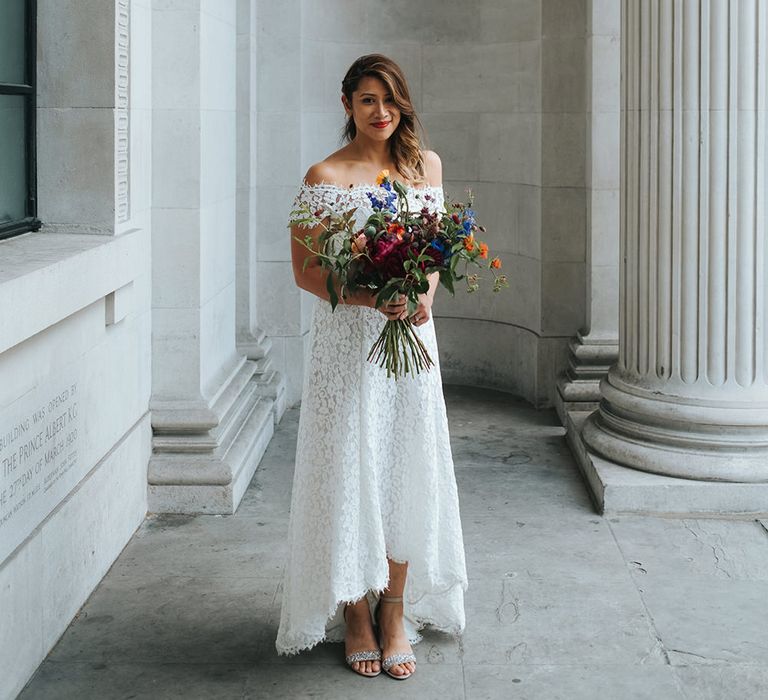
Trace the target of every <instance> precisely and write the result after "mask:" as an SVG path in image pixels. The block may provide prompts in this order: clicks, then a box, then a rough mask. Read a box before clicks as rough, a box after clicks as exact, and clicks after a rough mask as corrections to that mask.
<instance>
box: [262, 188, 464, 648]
mask: <svg viewBox="0 0 768 700" xmlns="http://www.w3.org/2000/svg"><path fill="white" fill-rule="evenodd" d="M373 190H374V187H373V186H371V185H362V186H357V187H354V188H351V189H345V188H342V187H339V186H338V185H332V184H326V183H323V184H319V185H308V184H307V183H306V182H303V183H302V185H301V187H300V189H299V192H298V194H297V196H296V200H295V203H294V204H295V205H296V204H298V203H299V202H304V203H307V204H309V206H310V207H311V208H312V210H313V211H314V210H316V209H318V208H320V207H323V208H333V209H334V210H336V211H339V212H341V211H346V210H348V209H351V208H352V207H354V206H357V207H358V210H357V212H356V217H357V219H358V223H362V222H363V221H365V219H367V217H368V215H369V214H370V213H371V211H372V210H371V205H370V201H369V200H368V198H367V197H366V194H365V193H366V192H367V191H373ZM425 195H430V196H431V197H432V200H431V201H429V200H426V199H425ZM408 196H409V206H410V207H411V209H416V210H419V209H421V208H422V207H423V206H425V204H426V205H427V206H430V207H431V208H433V209H434V208H439V209H442V208H443V191H442V188H440V187H428V188H420V189H411V190H409V192H408ZM314 299H315V305H314V310H313V316H312V326H311V331H310V342H309V354H308V356H307V357H306V358H305V359H306V364H305V378H304V386H303V392H302V403H301V413H300V418H299V434H298V441H297V447H296V472H295V476H294V480H293V495H292V500H291V514H290V526H289V534H288V546H289V556H288V560H287V563H286V568H285V576H284V581H283V590H282V609H281V614H280V626H279V630H278V634H277V640H276V647H277V650H278V652H279V653H281V654H292V653H297V652H299V651H301V650H302V649H308V648H310V647H312V646H314V645H315V644H317V643H318V642H321V641H323V640H328V641H340V640H342V639H343V636H344V622H343V617H342V609H343V605H341V604H342V603H343V602H346V601H356V600H359V599H361V598H362V597H363V596H366V595H367V596H368V599H369V603H370V604H373V603H374V600H375V593H376V592H378V591H381V590H382V589H384V588H385V587H386V585H387V579H388V568H387V557H390V558H392V559H394V560H395V561H407V562H408V576H407V582H406V588H405V593H404V598H403V600H404V614H405V626H406V631H407V633H408V636H409V638H410V640H411V643H415V642H417V641H419V640H420V639H421V636H420V635H419V629H421V628H422V627H423V626H424V625H427V624H428V625H430V626H433V627H435V628H437V629H440V630H443V631H446V632H453V633H458V632H460V631H461V630H462V629H463V628H464V590H466V587H467V574H466V568H465V563H464V545H463V539H462V532H461V522H460V520H459V504H458V497H457V492H456V480H455V476H454V472H453V458H452V455H451V447H450V442H449V435H448V422H447V418H446V413H445V403H444V399H443V391H442V385H441V380H440V365H439V358H438V352H437V342H436V339H435V326H434V323H433V321H432V320H431V319H430V320H429V321H428V322H427V323H425V324H423V325H421V326H418V327H416V332H417V333H418V335H419V336H420V337H421V339H422V340H423V341H424V343H425V345H426V346H427V348H428V350H429V354H430V356H431V357H432V360H433V361H434V363H435V364H434V366H433V367H432V368H431V369H430V370H429V371H428V372H422V373H421V374H419V375H410V374H409V375H406V376H405V377H403V378H400V379H398V380H397V381H395V380H394V379H393V378H387V376H386V370H385V369H382V368H380V367H378V366H376V365H374V364H372V363H370V362H368V361H367V359H366V357H367V355H368V351H369V349H370V347H371V345H372V344H373V342H374V340H375V339H376V337H377V336H378V334H379V332H380V331H381V329H382V326H383V324H384V323H385V321H386V319H385V318H384V316H383V315H382V314H381V313H380V312H379V311H377V310H375V309H372V308H369V307H364V306H354V305H349V306H346V305H344V304H339V305H338V306H337V308H336V310H335V311H334V312H332V311H331V305H330V304H329V303H328V302H327V301H325V300H322V299H319V298H317V297H315V298H314Z"/></svg>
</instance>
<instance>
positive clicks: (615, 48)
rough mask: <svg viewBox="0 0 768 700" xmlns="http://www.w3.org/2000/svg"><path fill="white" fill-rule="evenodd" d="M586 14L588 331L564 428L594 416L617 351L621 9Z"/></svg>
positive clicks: (574, 353)
mask: <svg viewBox="0 0 768 700" xmlns="http://www.w3.org/2000/svg"><path fill="white" fill-rule="evenodd" d="M586 10H587V40H586V61H585V68H586V126H587V129H586V147H587V148H586V150H587V163H586V212H587V217H586V218H587V249H586V268H587V269H586V304H585V308H586V324H585V327H584V328H583V329H582V330H581V331H580V332H579V333H577V334H576V335H575V336H574V337H573V338H571V341H570V343H569V360H568V369H567V370H566V372H565V373H564V374H563V375H562V376H561V377H560V379H559V381H558V383H557V395H556V397H555V398H556V401H555V404H556V407H557V410H558V414H559V416H560V420H561V421H562V423H563V425H569V424H568V417H567V414H568V413H569V412H574V411H593V410H595V409H596V408H597V405H598V403H599V401H600V380H601V379H602V378H603V377H604V376H605V375H606V373H607V372H608V368H609V367H610V366H611V365H612V364H613V363H614V362H616V359H617V357H618V345H619V329H618V324H619V313H618V307H619V294H618V289H619V283H618V282H619V131H620V129H619V123H620V119H619V109H620V106H621V105H620V95H619V83H620V75H619V67H620V54H619V46H620V40H619V39H620V36H619V35H620V5H619V3H618V2H616V0H588V2H587V6H586ZM569 430H570V425H569Z"/></svg>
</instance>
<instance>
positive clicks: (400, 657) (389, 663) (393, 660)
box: [376, 595, 416, 681]
mask: <svg viewBox="0 0 768 700" xmlns="http://www.w3.org/2000/svg"><path fill="white" fill-rule="evenodd" d="M402 602H403V596H401V595H393V596H384V595H382V596H379V607H377V608H376V624H377V626H378V627H379V630H381V623H380V622H379V611H380V610H381V603H402ZM379 646H381V647H382V648H383V647H384V645H383V644H382V643H381V639H379ZM409 662H410V663H413V664H415V663H416V656H415V655H414V654H412V653H410V652H409V653H406V654H391V655H390V656H387V657H386V658H385V659H384V660H383V661H382V662H381V668H382V670H383V671H384V673H386V674H387V675H388V676H389V677H390V678H394V679H395V680H396V681H404V680H405V679H406V678H410V677H411V676H412V675H413V674H414V671H411V672H410V673H404V674H401V675H396V674H394V673H391V672H390V670H389V669H391V668H392V667H393V666H397V665H398V664H407V663H409Z"/></svg>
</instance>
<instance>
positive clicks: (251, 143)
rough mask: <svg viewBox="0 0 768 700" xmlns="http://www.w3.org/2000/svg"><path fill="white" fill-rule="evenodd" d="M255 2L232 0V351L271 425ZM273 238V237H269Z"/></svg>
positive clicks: (277, 400) (277, 402)
mask: <svg viewBox="0 0 768 700" xmlns="http://www.w3.org/2000/svg"><path fill="white" fill-rule="evenodd" d="M256 51H257V0H237V87H236V89H237V151H236V154H237V155H236V158H237V206H236V209H237V218H236V222H235V226H236V229H237V234H236V242H235V258H236V261H237V262H236V282H237V284H236V294H237V306H236V314H235V325H236V337H237V349H238V351H239V352H240V353H242V354H243V355H245V356H246V357H247V358H248V359H249V360H253V361H254V362H255V363H256V384H257V387H258V392H259V394H260V395H262V396H265V397H268V398H269V399H271V400H272V402H273V413H274V419H275V423H277V422H279V420H280V418H281V417H282V415H283V413H284V412H285V408H286V382H285V378H284V376H283V375H282V374H281V372H280V371H279V370H278V369H277V368H276V366H275V362H274V358H273V354H274V351H273V346H272V341H271V339H270V338H268V337H267V335H266V334H265V333H264V331H263V330H262V329H261V328H259V326H258V322H257V318H258V316H257V311H258V306H257V301H258V294H257V277H258V274H257V269H256V268H257V261H258V253H257V220H258V210H257V196H256V192H257V190H256V163H257V158H258V148H257V133H258V112H257V99H256V98H257V75H258V73H257V53H256ZM272 233H273V235H276V232H272Z"/></svg>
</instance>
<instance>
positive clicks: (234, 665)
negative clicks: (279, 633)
mask: <svg viewBox="0 0 768 700" xmlns="http://www.w3.org/2000/svg"><path fill="white" fill-rule="evenodd" d="M446 400H447V403H448V412H449V417H450V423H451V436H452V444H453V448H454V456H455V462H456V475H457V480H458V483H459V488H460V499H461V508H462V517H463V524H464V535H465V545H466V551H467V558H468V568H469V576H470V587H469V590H468V592H467V594H466V608H467V629H466V632H465V634H464V635H463V637H462V638H461V639H454V638H451V637H447V636H444V635H441V634H438V633H431V634H427V635H426V637H425V640H424V641H423V642H422V643H421V644H419V645H417V647H416V654H417V657H418V670H417V672H416V675H414V677H413V678H411V679H409V680H407V681H405V682H402V681H400V682H398V681H394V680H391V679H389V678H387V677H386V676H384V675H382V676H380V677H378V678H375V679H372V680H366V679H362V678H360V677H358V676H356V675H354V674H353V673H352V672H351V671H349V670H348V669H347V668H346V667H345V666H344V665H343V661H342V653H343V651H342V647H341V646H340V645H338V644H324V645H321V646H319V647H318V648H316V649H315V650H313V651H311V652H308V653H304V654H302V655H299V656H298V657H292V658H285V657H278V656H277V655H276V653H275V651H274V637H275V631H276V627H277V617H278V611H279V605H280V585H279V581H280V572H281V562H282V558H283V555H284V547H285V539H284V536H285V532H286V524H287V511H288V505H289V499H290V493H289V492H290V483H291V470H292V459H293V457H292V455H293V447H294V443H295V439H296V427H297V419H298V412H297V411H296V410H292V411H289V412H288V413H287V414H286V417H285V418H284V420H283V422H282V423H281V425H280V426H279V428H278V430H277V433H276V435H275V438H274V439H273V441H272V443H271V445H270V447H269V450H268V452H267V454H266V456H265V458H264V461H263V463H262V465H261V466H260V467H259V470H258V471H257V473H256V476H255V477H254V480H253V482H252V484H251V485H250V488H249V490H248V492H247V494H246V496H245V498H244V500H243V502H242V504H241V506H240V508H239V510H238V512H237V513H236V514H235V515H234V516H224V517H222V516H194V517H192V516H173V517H168V516H165V517H149V518H147V520H146V521H145V523H144V524H143V525H142V527H141V528H140V529H139V530H138V532H137V533H136V534H135V536H134V537H133V539H132V540H131V542H130V543H129V544H128V546H127V547H126V548H125V550H124V551H123V552H122V554H121V555H120V557H119V558H118V560H117V561H116V562H115V564H114V565H113V566H112V568H111V569H110V571H109V572H108V574H107V575H106V577H105V578H104V580H103V581H102V582H101V584H100V585H99V586H98V588H97V589H96V590H95V591H94V593H93V595H92V596H91V597H90V599H89V600H88V601H87V602H86V604H85V605H84V606H83V608H82V610H81V611H80V613H79V614H78V616H77V617H76V619H75V620H74V621H73V622H72V624H71V625H70V627H69V628H68V629H67V631H66V632H65V634H64V635H63V637H62V639H61V640H60V641H59V643H58V644H57V645H56V647H55V648H54V649H53V650H52V651H51V653H50V654H49V656H48V658H47V659H46V660H45V662H44V663H43V664H42V665H41V667H40V668H39V670H38V672H37V673H36V675H35V676H34V677H33V679H32V680H31V681H30V683H29V684H28V686H27V687H26V688H25V690H24V691H23V692H22V694H21V695H20V696H19V697H20V698H22V699H23V700H32V699H39V698H51V699H55V700H69V699H70V698H71V699H73V700H91V699H93V700H97V699H98V700H113V699H115V700H117V699H119V698H134V699H137V698H138V699H144V698H146V699H151V700H165V699H168V698H184V699H186V700H197V699H198V698H199V699H201V700H203V699H206V700H208V699H220V698H221V699H224V698H227V699H228V698H239V699H241V698H242V699H246V698H270V699H274V700H278V699H281V698H290V699H294V698H328V699H333V700H341V699H344V698H365V699H368V698H418V699H419V700H432V699H438V698H439V699H440V700H452V699H453V698H468V699H472V700H480V699H481V698H492V699H496V698H499V699H506V698H520V699H523V698H524V699H526V700H555V699H562V700H582V699H583V700H593V699H594V698H602V699H604V700H631V699H640V698H642V699H645V698H648V699H650V698H653V699H654V700H677V699H678V698H679V699H681V700H682V699H687V700H731V699H733V700H737V699H738V700H746V699H748V698H762V699H765V698H768V602H767V601H768V529H767V528H768V522H762V523H761V522H760V521H756V520H713V519H686V520H683V519H664V518H656V517H639V516H618V517H610V518H603V517H601V516H599V515H596V514H595V512H594V510H593V508H592V506H591V504H590V501H589V498H588V495H587V491H586V489H585V487H584V485H583V483H582V481H581V478H580V476H579V474H578V472H577V470H576V467H575V465H574V462H573V460H572V459H571V457H570V455H569V452H568V449H567V447H566V444H565V440H564V437H563V429H562V428H561V427H560V426H559V425H558V423H557V420H556V416H555V414H554V412H553V411H535V410H533V409H532V408H530V407H529V406H528V405H527V404H525V403H524V402H522V401H517V400H514V399H511V398H510V397H508V396H507V395H504V394H500V393H494V392H489V391H480V390H474V389H464V388H458V387H448V388H446Z"/></svg>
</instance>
